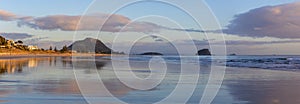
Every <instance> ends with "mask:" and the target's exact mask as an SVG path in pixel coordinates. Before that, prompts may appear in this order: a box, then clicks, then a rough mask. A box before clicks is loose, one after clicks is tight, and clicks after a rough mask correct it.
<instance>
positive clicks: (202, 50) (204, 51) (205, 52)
mask: <svg viewBox="0 0 300 104" xmlns="http://www.w3.org/2000/svg"><path fill="white" fill-rule="evenodd" d="M197 55H209V56H210V55H211V53H210V51H209V50H208V49H201V50H199V51H198V53H197Z"/></svg>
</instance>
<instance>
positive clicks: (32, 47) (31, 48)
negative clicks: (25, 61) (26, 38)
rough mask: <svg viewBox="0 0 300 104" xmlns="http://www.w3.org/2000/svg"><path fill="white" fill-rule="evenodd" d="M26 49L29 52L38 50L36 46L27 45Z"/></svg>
mask: <svg viewBox="0 0 300 104" xmlns="http://www.w3.org/2000/svg"><path fill="white" fill-rule="evenodd" d="M28 49H29V50H38V49H39V48H38V47H37V46H33V45H29V46H28Z"/></svg>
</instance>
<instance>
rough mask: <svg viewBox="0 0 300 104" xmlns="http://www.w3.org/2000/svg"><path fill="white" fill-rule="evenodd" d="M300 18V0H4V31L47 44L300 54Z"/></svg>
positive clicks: (0, 30) (0, 16)
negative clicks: (91, 42) (92, 42)
mask: <svg viewBox="0 0 300 104" xmlns="http://www.w3.org/2000/svg"><path fill="white" fill-rule="evenodd" d="M299 17H300V1H299V0H242V1H241V0H222V1H215V0H203V1H201V0H191V1H182V0H164V1H163V0H161V1H160V0H157V1H154V0H144V1H134V0H123V1H114V0H110V1H103V0H0V35H2V36H4V37H7V38H9V39H13V40H22V41H24V43H25V44H31V45H38V46H39V47H42V48H48V47H49V46H50V45H51V46H57V47H59V48H61V46H63V45H65V44H67V45H69V44H70V43H72V42H73V41H76V40H82V39H84V38H87V37H92V38H98V39H99V40H101V41H103V42H104V43H105V44H106V45H108V46H109V47H111V48H113V50H116V51H124V52H126V53H142V52H145V51H160V52H162V53H170V54H171V53H174V51H180V53H182V54H187V55H193V54H195V53H196V50H198V49H202V48H214V46H215V48H218V47H226V50H227V51H226V52H227V53H228V54H231V53H236V54H239V55H273V54H278V55H299V53H300V49H297V48H295V47H297V46H299V45H300V20H299V19H298V18H299ZM224 41H225V43H226V44H224ZM62 44H63V45H62ZM174 46H175V47H174ZM195 48H196V49H195ZM186 50H190V51H186Z"/></svg>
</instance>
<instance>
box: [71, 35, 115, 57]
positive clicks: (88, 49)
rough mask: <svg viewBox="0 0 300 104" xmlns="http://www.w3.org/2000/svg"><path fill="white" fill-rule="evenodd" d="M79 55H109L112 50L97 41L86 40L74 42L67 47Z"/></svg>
mask: <svg viewBox="0 0 300 104" xmlns="http://www.w3.org/2000/svg"><path fill="white" fill-rule="evenodd" d="M68 49H69V50H73V51H76V52H79V53H103V54H111V53H112V50H111V49H110V48H108V47H107V46H106V45H105V44H104V43H102V42H101V41H100V40H98V39H93V38H86V39H84V40H79V41H75V42H74V43H73V44H71V45H70V46H69V47H68Z"/></svg>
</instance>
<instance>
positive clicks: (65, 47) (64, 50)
mask: <svg viewBox="0 0 300 104" xmlns="http://www.w3.org/2000/svg"><path fill="white" fill-rule="evenodd" d="M60 52H68V47H67V46H66V45H65V46H64V47H63V48H62V49H61V50H60Z"/></svg>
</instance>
